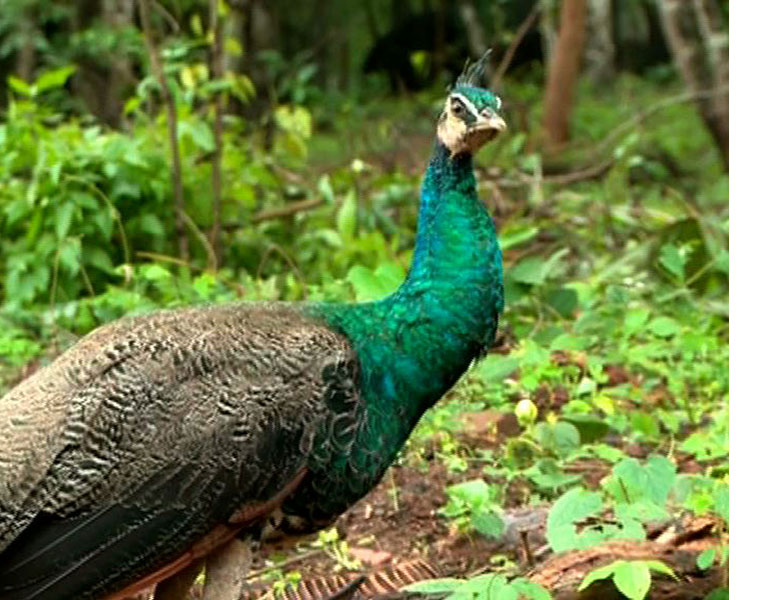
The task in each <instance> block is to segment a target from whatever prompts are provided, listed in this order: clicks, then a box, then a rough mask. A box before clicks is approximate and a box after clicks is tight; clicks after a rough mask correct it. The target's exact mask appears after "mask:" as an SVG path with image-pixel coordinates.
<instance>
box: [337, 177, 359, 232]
mask: <svg viewBox="0 0 760 600" xmlns="http://www.w3.org/2000/svg"><path fill="white" fill-rule="evenodd" d="M335 225H336V227H337V229H338V232H339V233H340V235H341V237H342V238H343V239H344V240H345V241H349V240H351V239H353V237H354V235H355V233H356V192H355V191H354V189H353V188H351V189H350V190H349V191H348V193H347V194H346V196H345V198H343V202H342V203H341V205H340V208H339V209H338V214H337V215H336V217H335Z"/></svg>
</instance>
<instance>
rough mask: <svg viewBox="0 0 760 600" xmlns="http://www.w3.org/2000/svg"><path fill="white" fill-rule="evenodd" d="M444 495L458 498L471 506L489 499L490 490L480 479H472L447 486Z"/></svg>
mask: <svg viewBox="0 0 760 600" xmlns="http://www.w3.org/2000/svg"><path fill="white" fill-rule="evenodd" d="M446 495H448V496H450V497H451V498H459V499H461V500H463V501H465V502H466V503H467V504H470V505H472V506H482V505H485V504H487V503H488V502H489V501H490V499H491V490H490V488H489V486H488V484H487V483H486V482H485V481H483V480H482V479H473V480H471V481H463V482H462V483H457V484H455V485H452V486H449V487H448V488H446Z"/></svg>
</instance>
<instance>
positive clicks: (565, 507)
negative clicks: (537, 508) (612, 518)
mask: <svg viewBox="0 0 760 600" xmlns="http://www.w3.org/2000/svg"><path fill="white" fill-rule="evenodd" d="M603 506H604V503H603V502H602V495H601V494H600V493H599V492H590V491H588V490H585V489H583V488H580V487H578V488H573V489H572V490H568V491H567V492H565V493H564V494H562V496H560V497H559V499H558V500H557V501H556V502H555V503H554V506H552V508H551V510H550V511H549V517H548V519H547V522H546V527H547V538H548V540H549V544H550V545H551V547H552V550H554V551H555V552H562V551H564V550H571V549H573V548H577V547H579V546H578V545H577V544H578V536H577V534H576V531H575V524H576V523H577V522H578V521H582V520H584V519H587V518H589V517H591V516H594V515H596V514H597V513H599V512H600V511H601V510H602V508H603Z"/></svg>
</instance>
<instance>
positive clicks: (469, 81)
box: [455, 48, 491, 87]
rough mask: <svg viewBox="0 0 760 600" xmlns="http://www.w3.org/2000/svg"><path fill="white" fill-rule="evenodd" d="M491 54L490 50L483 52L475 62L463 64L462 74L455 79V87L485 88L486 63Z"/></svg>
mask: <svg viewBox="0 0 760 600" xmlns="http://www.w3.org/2000/svg"><path fill="white" fill-rule="evenodd" d="M490 54H491V49H490V48H489V49H488V50H486V51H485V53H484V54H483V56H481V57H480V58H479V59H478V60H477V62H474V63H472V64H470V61H469V59H468V61H467V62H466V63H465V64H464V69H462V74H461V75H460V76H459V77H457V81H456V84H455V86H456V87H459V86H469V87H485V85H486V63H487V61H488V57H489V56H490Z"/></svg>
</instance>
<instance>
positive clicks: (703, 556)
mask: <svg viewBox="0 0 760 600" xmlns="http://www.w3.org/2000/svg"><path fill="white" fill-rule="evenodd" d="M716 553H717V552H716V550H715V548H705V549H704V550H702V552H700V553H699V555H698V556H697V566H698V567H699V568H700V569H702V570H703V571H706V570H707V569H709V568H710V567H712V566H713V563H714V562H715V555H716Z"/></svg>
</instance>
